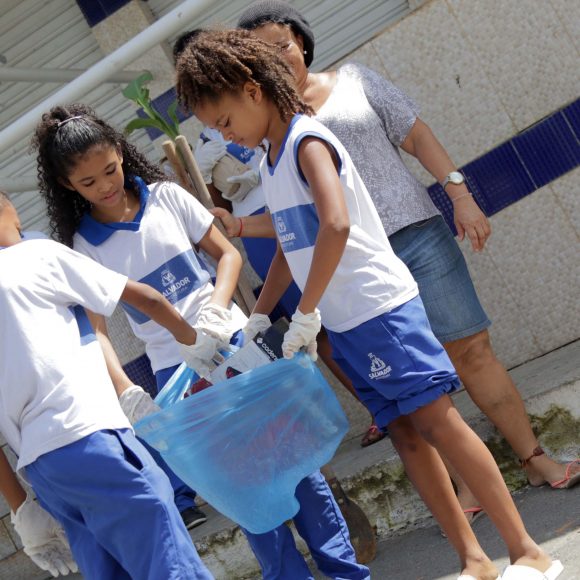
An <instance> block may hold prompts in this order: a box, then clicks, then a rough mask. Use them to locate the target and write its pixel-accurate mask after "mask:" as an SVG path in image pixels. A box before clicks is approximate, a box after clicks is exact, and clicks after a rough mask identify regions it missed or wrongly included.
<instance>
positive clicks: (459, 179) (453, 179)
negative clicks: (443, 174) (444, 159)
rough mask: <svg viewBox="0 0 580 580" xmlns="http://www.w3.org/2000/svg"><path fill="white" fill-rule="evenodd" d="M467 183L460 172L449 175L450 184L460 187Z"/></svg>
mask: <svg viewBox="0 0 580 580" xmlns="http://www.w3.org/2000/svg"><path fill="white" fill-rule="evenodd" d="M464 181H465V178H464V177H463V175H462V174H461V173H459V171H452V172H451V173H450V174H449V183H453V184H454V185H459V184H460V183H463V182H464Z"/></svg>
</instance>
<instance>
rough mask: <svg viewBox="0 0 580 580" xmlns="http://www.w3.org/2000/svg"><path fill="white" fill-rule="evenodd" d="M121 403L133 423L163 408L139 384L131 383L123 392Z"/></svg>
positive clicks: (120, 398)
mask: <svg viewBox="0 0 580 580" xmlns="http://www.w3.org/2000/svg"><path fill="white" fill-rule="evenodd" d="M119 404H120V405H121V409H123V413H125V415H126V416H127V419H129V422H130V423H131V425H134V424H135V423H137V422H138V421H141V419H143V417H147V415H152V414H153V413H157V411H160V410H161V407H159V405H157V404H156V403H155V402H154V401H153V399H152V398H151V395H149V393H146V392H145V391H144V390H143V389H142V388H141V387H139V386H137V385H131V386H130V387H129V388H128V389H125V390H124V391H123V392H122V393H121V396H120V397H119Z"/></svg>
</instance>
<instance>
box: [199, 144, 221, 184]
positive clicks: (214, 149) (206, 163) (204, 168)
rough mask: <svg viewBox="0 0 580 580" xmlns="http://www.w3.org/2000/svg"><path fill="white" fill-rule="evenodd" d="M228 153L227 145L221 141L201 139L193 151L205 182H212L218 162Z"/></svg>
mask: <svg viewBox="0 0 580 580" xmlns="http://www.w3.org/2000/svg"><path fill="white" fill-rule="evenodd" d="M225 154H226V146H225V145H224V144H223V143H220V142H219V141H206V142H204V141H203V139H199V141H198V142H197V145H196V147H195V151H194V152H193V156H194V157H195V160H196V161H197V166H198V167H199V170H200V172H201V176H202V177H203V181H204V182H205V183H211V173H212V171H213V168H214V167H215V165H216V163H217V162H218V161H219V160H220V159H221V158H222V157H223V156H224V155H225Z"/></svg>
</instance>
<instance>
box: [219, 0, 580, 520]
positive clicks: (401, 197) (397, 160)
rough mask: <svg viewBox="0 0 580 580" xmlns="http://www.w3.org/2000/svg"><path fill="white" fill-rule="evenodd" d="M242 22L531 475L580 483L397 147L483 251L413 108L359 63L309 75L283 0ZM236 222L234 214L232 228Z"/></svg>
mask: <svg viewBox="0 0 580 580" xmlns="http://www.w3.org/2000/svg"><path fill="white" fill-rule="evenodd" d="M239 26H240V27H241V28H246V29H249V30H253V31H254V32H255V33H256V34H257V35H258V36H259V37H261V38H262V39H263V40H265V41H266V42H269V43H272V44H275V45H276V46H278V47H279V49H280V51H281V54H282V55H283V57H284V58H285V60H286V61H287V62H288V64H289V65H290V66H291V67H292V69H293V70H294V73H295V76H296V82H297V86H298V89H299V91H300V92H301V94H302V96H303V98H304V100H305V101H306V102H307V103H308V104H309V105H310V106H312V108H313V109H314V110H315V111H316V118H317V119H318V120H319V121H321V122H322V123H323V124H324V125H326V126H327V127H328V128H330V129H331V130H332V131H333V132H334V133H335V134H336V135H337V136H338V138H339V139H340V140H341V141H342V143H343V145H344V146H345V147H346V149H347V151H348V152H349V154H350V156H351V157H352V159H353V161H354V163H355V166H356V167H357V170H358V172H359V173H360V175H361V177H362V178H363V181H364V183H365V185H366V187H367V189H368V191H369V193H370V195H371V197H372V198H373V201H374V203H375V205H376V207H377V210H378V212H379V215H380V217H381V219H382V223H383V225H384V227H385V230H386V232H387V234H388V236H389V241H390V243H391V245H392V247H393V249H394V251H395V253H396V254H397V255H398V256H399V258H401V259H402V260H403V262H405V264H406V265H407V267H408V268H409V270H410V271H411V273H412V274H413V276H414V277H415V279H416V280H417V283H418V285H419V292H420V295H421V298H422V300H423V303H424V304H425V309H426V311H427V315H428V317H429V321H430V323H431V326H432V328H433V332H434V334H435V335H436V336H437V338H438V339H439V340H440V341H441V342H442V343H443V345H444V347H445V349H446V350H447V352H448V354H449V356H450V358H451V360H452V361H453V364H454V365H455V367H456V369H457V372H458V374H459V376H460V378H461V380H462V382H463V384H464V385H465V388H466V390H467V392H468V393H469V394H470V396H471V397H472V398H473V399H474V401H475V402H476V404H477V405H478V406H479V407H480V408H481V409H482V410H483V411H484V413H486V415H487V416H488V417H489V418H490V419H491V421H492V422H493V423H494V424H495V425H496V426H497V427H498V429H499V430H500V431H501V432H502V434H503V435H504V437H505V438H506V439H507V441H508V442H509V443H510V445H511V446H512V448H513V450H514V451H515V452H516V454H517V455H518V457H519V458H520V460H521V464H522V468H523V469H524V470H525V472H526V475H527V477H528V479H529V481H530V483H531V484H532V485H534V486H537V485H542V484H544V483H550V484H551V485H552V487H553V488H555V489H562V488H566V487H570V486H571V485H572V484H574V483H577V482H578V481H580V477H579V476H578V472H579V471H580V465H578V464H577V463H576V464H573V465H572V464H569V465H568V466H567V465H561V464H558V463H556V462H555V461H553V460H552V459H550V458H549V457H547V455H546V454H544V452H543V450H542V449H541V447H539V444H538V440H537V438H536V436H535V435H534V433H533V431H532V428H531V425H530V421H529V418H528V417H527V415H526V411H525V408H524V404H523V401H522V399H521V396H520V395H519V393H518V391H517V389H516V387H515V385H514V383H513V381H512V380H511V378H510V376H509V374H508V373H507V371H506V370H505V368H504V367H503V366H502V364H501V363H500V362H499V361H498V359H497V358H496V356H495V354H494V352H493V349H492V347H491V343H490V339H489V334H488V330H487V327H488V326H489V325H490V321H489V319H488V318H487V316H486V314H485V312H484V310H483V308H482V306H481V304H480V303H479V300H478V298H477V294H476V292H475V289H474V287H473V283H472V281H471V278H470V276H469V272H468V270H467V265H466V263H465V260H464V258H463V255H462V253H461V251H460V250H459V247H458V244H457V242H456V241H455V239H454V238H453V235H452V234H451V231H450V230H449V228H448V227H447V225H446V224H445V222H444V221H443V219H442V217H441V216H440V215H439V212H438V211H437V209H436V208H435V206H434V205H433V202H432V201H431V199H430V197H429V195H428V193H427V190H426V189H425V187H424V186H423V185H422V184H421V183H420V182H419V181H417V180H416V179H415V177H414V176H413V175H412V174H411V172H410V171H409V170H408V169H407V168H406V166H405V165H404V163H403V162H402V160H401V157H400V155H399V148H401V149H403V150H404V151H406V152H407V153H409V154H411V155H413V156H415V157H416V158H417V159H418V160H419V162H420V163H421V164H422V165H423V166H424V167H425V169H427V170H428V171H429V172H430V173H431V174H432V175H433V177H434V178H435V179H436V180H437V181H438V182H440V183H443V184H444V186H445V191H446V193H447V195H448V196H449V199H450V202H451V203H452V206H453V211H454V222H455V226H456V228H457V231H458V237H459V239H460V240H462V239H463V238H464V237H465V236H467V238H468V239H469V241H470V243H471V245H472V247H473V249H474V250H475V251H480V250H482V249H483V247H484V245H485V242H486V240H487V239H488V237H489V235H490V233H491V229H490V225H489V222H488V220H487V218H486V217H485V215H484V214H483V213H482V212H481V210H480V209H479V207H478V206H477V204H476V203H475V201H474V199H473V197H472V195H471V193H470V192H469V191H468V189H467V187H466V184H465V183H464V182H462V176H461V174H459V175H457V173H456V171H457V170H456V167H455V166H454V165H453V163H452V161H451V159H450V158H449V156H448V154H447V153H446V151H445V149H444V148H443V147H442V145H441V144H440V143H439V142H438V141H437V139H436V138H435V136H434V135H433V133H432V132H431V130H430V129H429V127H428V126H427V125H426V124H425V123H424V122H423V121H422V120H421V119H420V118H419V117H418V112H417V107H416V106H415V105H414V103H413V102H412V101H411V99H409V98H408V97H407V96H406V95H404V94H403V93H402V92H401V91H400V90H399V89H397V88H396V87H395V86H393V85H392V84H391V83H390V82H389V81H387V80H386V79H384V78H383V77H381V76H380V75H378V74H377V73H375V72H373V71H371V70H369V69H367V68H365V67H363V66H360V65H356V64H346V65H344V66H342V67H340V68H339V69H338V70H336V71H328V72H323V73H311V72H310V71H309V70H308V66H309V65H310V63H311V62H312V58H313V51H314V36H313V33H312V30H311V29H310V27H309V25H308V23H307V21H306V20H305V19H304V17H303V16H302V15H301V14H300V13H298V12H297V11H296V9H295V8H293V7H291V6H290V5H289V4H287V3H285V2H280V1H278V0H261V1H258V2H255V3H254V4H252V5H250V6H249V7H248V8H247V9H246V10H245V11H244V12H243V13H242V15H241V16H240V20H239ZM260 219H261V220H262V222H260ZM252 220H256V223H253V222H252ZM264 220H268V218H267V216H256V217H255V218H254V217H253V218H244V227H243V231H244V235H245V236H252V233H253V232H255V235H257V236H260V235H264V233H263V232H264V226H265V222H264ZM225 221H226V222H227V219H226V220H225ZM239 229H240V228H239V223H237V222H235V223H233V224H232V229H231V230H230V231H232V232H237V231H239ZM272 235H273V234H272ZM379 427H384V426H382V425H379ZM389 433H390V435H391V438H392V440H393V443H394V444H395V445H396V446H397V449H398V450H399V451H400V452H402V453H404V452H405V449H404V447H405V446H404V445H399V444H398V443H399V442H398V436H397V435H398V434H397V426H396V425H393V424H391V425H389ZM399 447H401V448H402V449H399ZM567 468H568V469H567ZM455 481H456V483H457V484H458V490H459V492H458V495H459V499H460V502H461V505H462V506H463V508H464V510H465V513H466V517H468V519H470V520H471V519H472V518H473V516H474V514H477V513H478V512H479V511H481V509H480V508H479V506H478V505H477V503H476V502H475V498H474V497H473V496H472V494H471V492H470V491H469V489H468V488H467V487H466V486H465V484H464V483H463V482H461V481H458V480H455Z"/></svg>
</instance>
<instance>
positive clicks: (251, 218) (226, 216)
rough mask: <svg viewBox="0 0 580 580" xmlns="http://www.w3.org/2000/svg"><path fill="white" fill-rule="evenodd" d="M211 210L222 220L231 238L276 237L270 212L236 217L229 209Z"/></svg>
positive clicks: (216, 208)
mask: <svg viewBox="0 0 580 580" xmlns="http://www.w3.org/2000/svg"><path fill="white" fill-rule="evenodd" d="M210 212H211V213H212V214H213V215H214V216H215V217H217V218H218V219H219V220H221V222H222V224H223V225H224V228H225V230H226V233H227V235H228V236H229V237H230V238H275V237H276V232H275V231H274V226H273V225H272V218H271V217H270V214H269V213H268V212H266V213H261V214H258V215H245V216H243V217H235V216H233V215H232V214H231V213H230V212H229V211H227V210H225V209H223V208H218V207H215V208H213V209H210Z"/></svg>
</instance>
